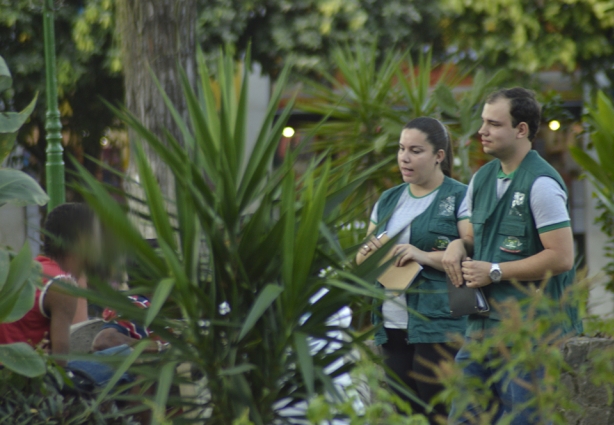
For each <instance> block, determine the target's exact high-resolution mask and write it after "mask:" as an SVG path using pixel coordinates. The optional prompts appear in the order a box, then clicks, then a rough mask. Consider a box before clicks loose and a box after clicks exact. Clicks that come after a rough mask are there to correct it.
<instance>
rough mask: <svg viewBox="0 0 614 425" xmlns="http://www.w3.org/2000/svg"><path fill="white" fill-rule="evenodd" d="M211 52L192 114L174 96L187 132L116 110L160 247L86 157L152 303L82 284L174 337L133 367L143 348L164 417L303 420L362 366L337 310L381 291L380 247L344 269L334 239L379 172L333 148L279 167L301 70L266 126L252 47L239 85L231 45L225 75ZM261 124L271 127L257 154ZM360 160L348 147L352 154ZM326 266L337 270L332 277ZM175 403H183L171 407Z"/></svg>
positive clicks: (95, 196) (144, 369)
mask: <svg viewBox="0 0 614 425" xmlns="http://www.w3.org/2000/svg"><path fill="white" fill-rule="evenodd" d="M198 63H199V72H200V83H199V85H198V89H197V91H194V90H193V89H192V88H191V87H190V85H189V83H188V80H187V78H186V77H185V75H184V74H183V73H182V74H181V75H182V78H183V87H184V95H185V97H186V99H187V101H188V102H187V103H188V108H189V117H188V119H187V120H186V121H184V120H183V119H182V118H181V117H180V116H179V114H177V113H175V109H174V108H173V105H171V104H170V103H167V107H169V108H170V109H171V111H173V112H174V113H175V114H174V116H175V118H176V121H177V123H178V126H179V128H181V130H182V135H183V137H182V140H181V141H178V140H174V139H173V138H172V137H170V136H168V135H166V137H165V138H164V140H161V139H160V138H158V137H157V136H155V135H154V134H152V133H151V132H150V131H149V130H148V129H146V128H143V126H142V125H140V124H139V122H138V121H137V120H136V119H135V118H134V116H133V115H131V114H130V113H129V112H127V111H125V110H117V111H116V112H117V113H118V114H119V115H120V116H121V117H122V119H123V120H124V121H126V122H127V123H128V124H129V125H130V126H131V127H132V128H134V129H135V130H136V132H137V133H138V135H139V137H140V140H138V141H134V143H133V152H134V155H135V156H136V162H137V164H138V169H139V170H138V171H139V176H138V179H139V181H140V183H141V185H142V187H143V190H144V193H145V197H146V203H147V205H148V208H149V217H150V219H151V222H152V225H153V227H154V229H155V231H156V234H157V240H158V243H159V245H160V249H159V250H157V251H156V250H154V249H152V248H151V247H150V246H149V245H148V244H147V243H146V242H145V241H144V240H143V238H142V237H141V235H140V233H139V231H138V230H137V229H136V227H135V225H134V224H133V222H132V221H131V220H130V218H129V217H128V216H127V215H126V213H125V211H124V209H123V208H122V206H120V205H118V204H117V203H115V202H114V201H113V199H112V197H111V196H110V195H109V194H108V193H107V192H106V191H105V190H104V188H103V187H102V186H101V185H100V184H99V183H98V182H97V181H95V180H94V179H93V178H92V177H91V176H90V175H88V173H87V172H86V171H85V170H83V169H82V168H81V176H82V178H83V180H84V181H85V182H86V187H84V188H82V190H81V192H82V194H83V196H84V198H85V199H86V200H87V201H88V203H90V205H91V206H92V208H93V209H94V210H95V211H96V212H97V214H98V216H99V217H100V219H101V220H102V222H103V223H104V224H105V225H106V226H108V228H109V229H110V230H111V231H112V232H114V234H115V235H116V237H117V238H118V239H119V240H120V241H121V242H122V243H123V244H124V246H125V249H126V250H127V252H129V253H130V255H131V256H132V257H133V258H135V261H136V262H137V263H138V264H139V269H140V270H141V271H142V276H145V277H144V278H143V277H142V278H141V279H138V280H136V281H135V282H133V284H134V285H135V286H134V287H133V288H132V290H131V291H132V292H137V293H146V294H152V297H151V307H150V308H149V309H148V310H146V311H144V310H142V309H138V308H136V307H134V306H132V305H131V304H130V303H129V302H128V301H127V300H126V298H125V296H124V295H122V294H118V293H116V292H115V291H113V290H112V289H111V288H110V287H109V286H108V285H105V284H103V283H99V284H97V285H96V290H94V291H84V290H79V289H78V288H75V289H73V290H74V291H75V293H78V294H84V295H85V296H87V297H88V298H89V299H90V300H92V301H93V302H95V303H97V304H100V305H108V306H110V307H112V308H115V309H117V310H119V311H121V313H122V315H123V316H124V317H126V318H131V319H136V320H139V321H140V322H142V323H144V324H145V326H149V327H151V328H152V329H153V330H154V331H155V332H156V333H158V334H159V335H160V336H162V337H163V338H164V339H165V340H167V341H169V342H170V344H171V348H170V349H169V350H168V351H166V352H165V353H164V355H162V356H161V357H160V358H158V356H154V357H145V356H142V355H140V353H141V351H142V348H143V346H142V345H137V346H135V351H134V353H133V354H132V355H131V356H129V357H128V358H127V359H126V361H125V363H124V367H126V368H127V367H128V366H129V365H130V364H131V363H133V362H134V361H135V360H136V359H139V363H138V364H137V365H133V366H132V369H133V370H134V371H135V372H137V373H138V374H139V375H140V376H142V377H143V381H141V382H139V384H140V385H142V386H144V387H145V386H148V385H151V384H152V383H156V394H155V395H154V396H152V397H150V398H149V399H147V396H145V397H146V403H147V404H148V405H151V406H152V408H153V413H154V419H153V420H154V423H161V422H164V421H165V420H166V419H165V418H167V417H169V416H170V415H174V416H173V421H174V422H176V423H179V422H180V421H181V419H180V418H179V417H184V418H185V420H186V421H187V420H188V417H189V416H191V417H197V418H200V420H202V419H203V418H204V417H205V416H206V417H208V418H209V419H208V420H207V422H208V423H221V424H228V423H232V422H233V421H235V420H244V421H250V422H253V423H255V424H269V423H273V422H274V421H277V420H282V418H283V417H284V415H287V414H288V412H290V411H291V410H292V409H294V408H295V410H294V413H292V415H293V416H296V417H304V415H305V412H304V409H303V407H302V406H304V405H305V401H307V400H310V399H312V398H313V397H314V396H315V395H317V394H323V393H325V392H326V393H328V394H329V396H330V397H332V398H333V399H339V398H341V394H340V393H339V390H338V389H337V387H335V385H334V379H335V377H337V376H340V375H343V374H344V373H346V372H347V371H349V370H350V369H351V368H352V364H351V362H347V361H346V356H347V355H348V354H349V353H350V352H351V351H352V348H353V345H352V343H353V341H356V337H354V336H353V335H352V334H351V333H349V332H347V329H346V328H345V327H343V326H340V325H338V324H331V323H327V321H328V319H329V318H331V317H332V316H333V315H334V314H335V313H337V312H339V311H341V310H342V308H344V307H345V306H347V305H349V304H350V303H352V302H353V300H354V298H355V297H356V295H357V294H362V295H364V294H369V295H373V291H374V289H373V288H372V285H371V284H370V283H368V282H370V281H371V279H372V278H373V273H377V271H376V270H375V267H373V266H374V264H375V261H377V258H375V259H374V260H373V263H372V264H366V265H365V267H363V268H362V269H360V270H361V271H360V270H359V272H357V273H355V274H351V273H348V272H346V271H344V270H343V268H344V266H345V265H346V264H347V263H348V262H349V261H348V258H347V257H346V252H345V251H344V249H343V248H342V247H341V246H340V244H339V242H338V240H337V238H336V236H335V235H336V230H337V229H336V226H337V223H339V222H343V221H344V220H342V219H340V217H344V218H345V220H348V221H349V220H351V217H352V214H353V213H352V211H354V210H352V209H349V210H342V209H341V208H340V204H341V202H342V201H343V200H344V199H345V198H346V196H347V195H348V194H350V193H352V192H353V191H354V190H356V188H358V187H360V185H361V184H363V182H364V181H365V179H366V178H367V177H368V175H369V173H370V172H371V171H370V170H366V171H364V172H361V173H354V174H350V173H348V169H347V167H346V165H344V164H339V165H336V166H334V165H332V164H331V162H330V160H328V159H327V158H326V157H325V156H322V157H318V158H316V159H315V160H314V162H313V163H312V164H310V166H309V167H308V168H307V170H306V172H305V173H304V174H303V175H302V176H296V175H295V173H294V170H293V160H294V159H295V158H296V155H297V153H292V154H291V155H289V156H288V157H287V158H286V161H285V162H284V164H283V165H282V166H281V167H280V168H279V169H272V168H271V165H272V160H273V156H274V153H275V149H276V148H277V144H278V142H279V140H280V137H281V131H282V129H283V127H284V125H285V122H286V119H287V117H288V115H289V113H290V110H291V108H292V103H290V104H289V105H288V106H287V107H286V108H285V109H284V111H283V112H282V113H281V115H280V116H279V117H278V118H277V119H275V114H276V111H277V108H278V105H279V102H280V97H281V93H282V90H283V87H284V81H285V79H286V78H287V75H288V69H287V68H286V69H285V70H284V71H283V72H282V73H281V75H280V78H279V80H278V82H277V84H276V88H275V90H274V93H273V94H272V98H271V102H270V104H269V107H268V111H267V114H266V117H265V119H264V122H263V125H262V127H261V128H247V127H246V115H247V108H248V105H247V82H248V79H247V71H246V70H247V69H249V58H247V59H246V63H245V66H244V71H243V76H242V80H241V83H240V84H239V85H238V87H237V86H236V85H235V81H237V80H236V79H235V78H234V77H235V75H236V74H235V65H234V63H233V62H232V60H231V58H230V56H228V55H224V56H223V57H222V58H221V59H220V62H219V64H218V67H217V69H218V72H217V74H216V76H215V83H213V82H212V80H211V79H210V76H209V71H208V69H207V68H206V65H205V60H204V58H203V56H202V54H200V53H199V55H198ZM214 84H215V85H216V87H217V88H216V89H215V90H217V89H219V92H218V93H219V96H218V97H216V95H215V94H214V93H215V90H214V88H213V86H214ZM248 131H249V132H253V133H255V134H257V135H258V136H257V141H256V144H255V146H254V148H253V150H252V151H251V152H247V153H246V152H245V139H246V134H247V132H248ZM144 142H146V143H149V145H150V146H151V147H152V148H153V149H154V150H155V151H156V153H157V154H158V155H159V157H160V158H161V159H162V160H163V161H164V162H165V163H166V164H167V165H168V166H169V168H170V169H171V170H172V172H173V174H174V177H175V182H176V188H175V195H174V197H173V198H172V199H163V198H162V196H161V193H160V189H159V187H158V185H157V182H156V181H155V179H154V177H153V174H152V171H151V169H150V166H149V163H148V161H147V159H146V158H145V156H144V153H143V149H142V147H141V146H140V144H141V143H144ZM355 160H356V158H354V157H353V156H349V157H348V163H352V162H353V161H355ZM346 211H350V212H349V213H348V212H346ZM327 267H331V268H332V269H333V270H335V271H336V272H335V273H331V274H330V275H327V276H326V277H320V276H319V274H320V270H322V269H325V268H327ZM91 282H92V283H93V284H95V281H94V280H93V279H92V280H91ZM323 289H325V291H322V290H323ZM375 296H379V297H382V296H383V295H382V294H380V293H377V294H375ZM170 329H172V330H173V332H171V331H170ZM366 337H367V336H366V335H365V336H362V337H360V338H358V340H360V339H361V338H362V339H364V338H366ZM179 364H188V365H190V369H191V375H190V376H189V377H186V376H183V375H180V374H178V373H177V371H176V366H177V365H179ZM198 379H200V383H201V384H199V386H197V388H195V389H196V396H195V397H194V398H191V399H190V398H186V397H183V398H180V399H178V398H176V397H173V396H171V395H170V392H169V390H170V388H171V386H172V384H182V383H183V384H189V383H192V382H193V381H194V380H198ZM108 391H110V387H109V388H107V389H106V390H105V391H103V394H101V395H100V396H99V400H102V399H103V397H104V396H106V395H107V393H108ZM166 405H169V406H173V407H174V410H172V411H168V412H167V411H166V409H165V406H166ZM284 412H285V413H284ZM283 420H288V418H287V417H286V418H285V419H283ZM177 421H179V422H177Z"/></svg>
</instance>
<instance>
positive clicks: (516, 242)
mask: <svg viewBox="0 0 614 425" xmlns="http://www.w3.org/2000/svg"><path fill="white" fill-rule="evenodd" d="M499 249H500V250H501V251H504V252H511V253H512V254H518V253H519V252H520V251H521V250H522V242H520V239H518V238H516V237H514V236H508V237H507V238H505V240H504V241H503V243H502V244H501V246H500V247H499Z"/></svg>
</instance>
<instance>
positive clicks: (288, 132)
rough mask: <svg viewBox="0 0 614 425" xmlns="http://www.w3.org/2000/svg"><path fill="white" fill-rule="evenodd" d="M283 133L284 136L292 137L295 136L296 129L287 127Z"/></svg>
mask: <svg viewBox="0 0 614 425" xmlns="http://www.w3.org/2000/svg"><path fill="white" fill-rule="evenodd" d="M281 134H283V136H284V137H288V138H290V137H292V136H294V129H293V128H292V127H286V128H284V130H283V131H282V132H281Z"/></svg>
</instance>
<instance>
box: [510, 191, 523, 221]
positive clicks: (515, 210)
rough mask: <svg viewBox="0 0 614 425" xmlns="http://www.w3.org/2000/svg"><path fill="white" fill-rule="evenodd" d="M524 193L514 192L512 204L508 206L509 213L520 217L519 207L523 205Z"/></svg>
mask: <svg viewBox="0 0 614 425" xmlns="http://www.w3.org/2000/svg"><path fill="white" fill-rule="evenodd" d="M525 198H526V195H525V194H524V193H522V192H514V198H513V199H512V206H511V208H510V213H509V215H515V216H519V217H522V211H521V209H520V207H522V206H523V205H524V200H525Z"/></svg>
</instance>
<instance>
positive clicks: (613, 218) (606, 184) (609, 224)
mask: <svg viewBox="0 0 614 425" xmlns="http://www.w3.org/2000/svg"><path fill="white" fill-rule="evenodd" d="M584 119H585V123H586V124H587V125H588V128H589V131H590V143H589V144H588V146H587V147H586V149H584V148H583V147H580V146H572V147H570V153H571V156H572V157H573V159H574V160H575V161H576V162H577V163H578V164H579V165H580V166H581V167H582V169H583V170H584V172H585V173H586V176H587V177H588V179H589V180H590V182H591V183H592V184H593V187H594V188H595V191H594V192H593V196H595V197H597V200H598V208H599V209H600V210H601V211H602V213H601V215H600V216H599V217H598V218H597V224H599V225H600V226H601V230H602V231H603V232H604V233H605V234H606V235H608V237H609V241H608V244H607V245H606V247H605V255H606V257H607V258H609V259H610V261H609V262H608V264H607V265H606V267H605V270H604V271H605V272H606V273H607V274H608V276H609V278H610V282H609V283H608V285H607V288H608V289H609V290H610V291H614V169H613V168H612V166H611V165H610V163H611V162H612V158H614V106H613V105H612V100H611V99H610V98H608V96H606V95H605V93H603V92H601V91H600V92H598V93H597V96H596V97H595V99H594V101H593V102H592V104H590V105H587V113H586V115H585V116H584Z"/></svg>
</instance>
